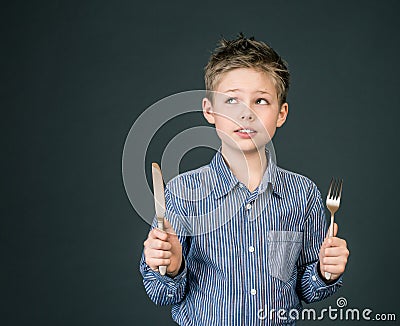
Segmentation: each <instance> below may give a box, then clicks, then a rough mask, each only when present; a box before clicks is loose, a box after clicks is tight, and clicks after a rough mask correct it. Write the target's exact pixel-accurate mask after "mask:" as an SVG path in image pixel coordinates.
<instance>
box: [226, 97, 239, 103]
mask: <svg viewBox="0 0 400 326" xmlns="http://www.w3.org/2000/svg"><path fill="white" fill-rule="evenodd" d="M226 103H228V104H236V103H238V100H237V98H235V97H230V98H228V99H227V100H226Z"/></svg>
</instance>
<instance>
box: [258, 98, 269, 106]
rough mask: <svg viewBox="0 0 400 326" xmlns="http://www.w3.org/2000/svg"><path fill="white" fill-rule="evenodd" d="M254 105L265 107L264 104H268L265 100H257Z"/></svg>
mask: <svg viewBox="0 0 400 326" xmlns="http://www.w3.org/2000/svg"><path fill="white" fill-rule="evenodd" d="M256 104H262V105H266V104H269V102H268V101H267V100H266V99H265V98H259V99H258V100H257V101H256Z"/></svg>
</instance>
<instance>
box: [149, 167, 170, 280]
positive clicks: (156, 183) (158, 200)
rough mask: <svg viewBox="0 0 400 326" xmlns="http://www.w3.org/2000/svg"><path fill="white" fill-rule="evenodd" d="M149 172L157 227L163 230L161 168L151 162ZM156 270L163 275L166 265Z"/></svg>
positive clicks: (163, 201) (163, 203)
mask: <svg viewBox="0 0 400 326" xmlns="http://www.w3.org/2000/svg"><path fill="white" fill-rule="evenodd" d="M151 172H152V175H153V192H154V206H155V209H156V215H157V227H158V228H159V229H160V230H164V216H165V194H164V181H163V177H162V173H161V169H160V167H159V165H158V164H157V163H152V164H151ZM158 270H159V272H160V274H161V275H165V274H166V272H167V266H159V267H158Z"/></svg>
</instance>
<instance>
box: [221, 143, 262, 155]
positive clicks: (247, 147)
mask: <svg viewBox="0 0 400 326" xmlns="http://www.w3.org/2000/svg"><path fill="white" fill-rule="evenodd" d="M266 145H267V144H254V143H250V144H243V143H241V144H229V145H228V146H225V147H229V148H230V150H233V151H235V152H242V153H243V154H252V153H257V152H264V151H265V146H266Z"/></svg>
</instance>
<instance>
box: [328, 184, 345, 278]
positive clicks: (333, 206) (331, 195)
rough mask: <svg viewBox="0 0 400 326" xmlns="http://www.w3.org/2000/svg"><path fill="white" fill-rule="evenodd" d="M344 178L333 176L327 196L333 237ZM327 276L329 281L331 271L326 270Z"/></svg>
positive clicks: (330, 231) (330, 229)
mask: <svg viewBox="0 0 400 326" xmlns="http://www.w3.org/2000/svg"><path fill="white" fill-rule="evenodd" d="M342 187H343V179H341V180H335V178H332V180H331V184H330V186H329V191H328V196H327V197H326V207H327V208H328V210H329V211H330V212H331V225H330V227H329V238H331V237H333V225H334V221H335V213H336V212H337V210H338V209H339V206H340V197H341V195H342ZM325 278H326V279H327V280H328V281H329V280H330V279H331V273H329V272H325Z"/></svg>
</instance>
